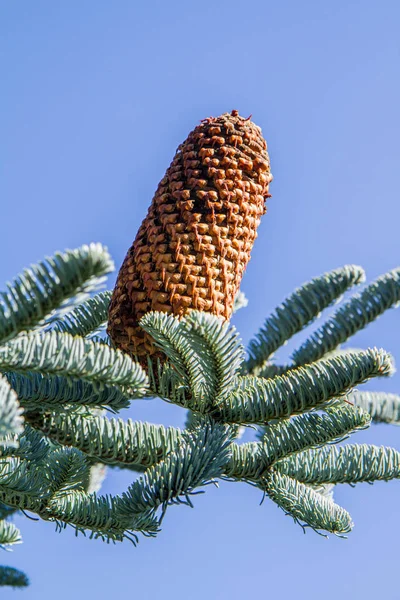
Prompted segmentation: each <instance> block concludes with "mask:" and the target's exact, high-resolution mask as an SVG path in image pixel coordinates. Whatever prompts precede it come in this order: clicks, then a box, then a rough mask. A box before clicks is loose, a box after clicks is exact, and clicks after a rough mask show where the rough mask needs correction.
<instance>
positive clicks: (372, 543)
mask: <svg viewBox="0 0 400 600" xmlns="http://www.w3.org/2000/svg"><path fill="white" fill-rule="evenodd" d="M399 17H400V5H399V3H398V2H396V1H395V0H388V1H387V2H383V3H378V2H373V1H368V0H365V1H354V0H348V1H346V2H318V1H317V0H305V1H304V2H301V3H300V2H296V1H295V0H287V1H286V2H269V1H262V0H249V1H248V2H239V1H237V0H231V1H225V0H221V1H218V0H217V1H216V2H214V3H212V2H208V3H206V2H203V3H191V2H183V1H181V0H171V1H170V2H158V1H151V2H134V1H128V0H119V1H118V2H106V1H105V0H97V1H96V2H93V1H86V2H78V1H77V0H69V2H63V3H58V2H50V1H48V0H47V1H41V0H35V2H29V1H26V0H25V2H24V1H21V2H8V3H3V4H2V6H1V8H0V39H1V41H0V68H1V73H2V94H1V97H0V107H1V110H0V123H1V124H0V127H1V131H2V144H1V147H0V197H1V207H2V223H3V226H2V234H1V236H0V255H1V257H2V259H1V264H0V281H1V282H5V281H7V280H8V279H10V278H12V277H13V276H14V275H15V274H16V273H17V272H19V271H20V270H21V269H22V268H23V267H24V266H27V265H28V264H29V263H31V262H33V261H36V260H38V259H40V258H42V257H43V256H44V255H48V254H51V253H52V252H54V251H55V250H57V249H64V248H72V247H75V246H78V245H81V244H83V243H87V242H90V241H101V242H103V243H104V244H106V245H107V246H108V247H109V249H110V251H111V253H112V255H113V257H114V259H115V261H116V263H117V265H118V266H119V265H120V263H121V262H122V260H123V258H124V255H125V253H126V251H127V249H128V247H129V246H130V244H131V242H132V240H133V239H134V237H135V234H136V231H137V229H138V226H139V225H140V222H141V220H142V218H143V217H144V215H145V213H146V210H147V206H148V204H149V203H150V201H151V198H152V195H153V193H154V191H155V189H156V187H157V184H158V181H159V180H160V179H161V177H162V176H163V173H164V171H165V169H166V168H167V167H168V165H169V163H170V161H171V160H172V158H173V155H174V152H175V149H176V147H177V146H178V145H179V143H180V142H181V141H183V139H185V137H186V136H187V134H188V133H189V131H190V130H191V129H192V128H193V127H194V126H195V125H196V124H197V123H198V122H199V121H200V120H201V119H203V118H205V117H207V116H210V115H218V114H220V113H223V112H226V111H230V110H232V109H233V108H236V109H238V110H239V111H240V113H241V114H243V115H245V116H248V115H249V114H252V115H253V120H254V121H255V122H256V123H257V124H258V125H260V126H261V127H262V129H263V133H264V135H265V137H266V139H267V142H268V146H269V152H270V157H271V164H272V172H273V174H274V177H275V179H274V182H273V184H272V186H271V192H272V198H271V199H270V200H269V210H268V213H267V215H266V216H265V217H264V219H263V222H262V224H261V226H260V229H259V238H258V240H257V242H256V245H255V248H254V251H253V256H252V260H251V262H250V264H249V267H248V269H247V272H246V275H245V278H244V280H243V286H242V289H243V290H244V291H245V293H246V295H247V296H248V298H249V302H250V304H249V307H248V308H247V309H245V310H243V311H240V313H238V315H237V316H236V317H235V324H236V325H237V327H238V329H239V331H240V332H241V335H242V338H243V340H244V342H247V341H248V340H249V339H250V337H251V336H252V335H253V334H254V333H255V332H256V331H257V329H258V327H259V326H261V324H262V323H263V320H264V318H265V316H266V315H267V314H268V312H269V311H270V310H272V309H273V308H274V307H275V306H276V305H277V304H278V303H279V302H280V301H281V300H282V299H283V298H284V297H285V296H286V295H287V294H288V293H290V292H291V291H292V290H293V289H294V288H295V287H296V286H298V285H300V284H301V283H303V282H304V281H307V280H308V279H310V278H311V277H313V276H316V275H319V274H321V273H322V272H324V271H326V270H329V269H332V268H335V267H338V266H340V265H343V264H346V263H356V264H361V265H362V266H364V268H365V269H366V270H367V275H368V277H369V279H370V280H371V279H373V278H374V277H376V276H377V275H379V274H381V273H383V272H384V271H385V270H389V269H391V268H393V267H395V266H397V265H398V264H399V263H400V241H399V216H400V209H399V201H398V175H397V173H398V164H399V159H400V156H399V154H400V151H399V148H400V146H399V143H398V137H399V120H400V118H399V114H400V113H399V109H398V107H399V105H400V83H399V82H400V77H399V75H400V72H399V71H400V69H399V58H400V42H399V36H398V28H399ZM113 281H114V279H113V278H110V280H109V286H111V285H112V284H113ZM399 326H400V312H399V311H390V313H388V314H386V315H385V316H383V317H382V318H381V319H379V321H378V322H377V323H375V324H374V325H372V326H370V327H369V328H368V329H367V330H365V331H363V332H361V333H360V334H358V335H357V336H356V337H355V338H354V339H353V340H352V345H354V346H358V347H367V346H371V345H372V346H374V345H376V346H382V347H384V348H386V349H387V350H389V351H391V352H393V354H394V355H395V356H397V359H398V361H400V341H399V339H400V337H399V331H400V327H399ZM302 339H304V335H299V336H298V337H297V338H296V340H295V341H294V342H293V343H291V344H289V345H288V346H287V347H286V348H285V350H284V352H282V353H281V356H282V358H284V357H285V356H287V355H288V353H289V351H290V350H291V349H292V348H293V347H295V346H297V345H298V344H299V343H300V341H301V340H302ZM369 387H370V388H372V389H382V390H386V391H394V392H395V391H397V392H399V391H400V376H399V375H398V374H397V375H395V376H394V377H393V379H391V380H389V381H378V382H377V381H375V382H374V383H373V385H372V384H371V385H369ZM130 416H131V417H132V418H137V419H142V420H149V421H153V422H158V423H161V422H162V423H165V424H175V425H182V424H183V422H184V415H183V412H182V411H180V410H179V409H177V408H174V407H171V406H164V405H163V404H162V403H161V402H158V401H155V402H152V403H144V402H138V403H137V404H135V406H134V407H133V408H132V409H131V411H130ZM353 439H354V441H360V442H361V441H368V442H371V443H375V444H387V445H392V446H395V447H397V448H398V449H400V439H399V430H398V429H396V428H394V427H374V428H372V429H370V430H369V431H367V432H364V433H363V434H362V435H361V434H358V435H357V436H355V437H354V438H353ZM131 479H132V475H131V474H128V473H124V472H118V471H112V472H110V474H109V476H108V479H107V482H106V484H105V486H104V491H106V492H110V493H118V492H121V491H123V490H124V489H125V488H126V487H127V485H129V483H130V482H131ZM399 492H400V485H399V482H398V481H396V482H392V483H389V484H384V483H381V484H376V485H374V486H368V485H366V484H364V485H360V486H358V487H357V488H356V489H351V488H350V487H344V486H341V487H340V488H339V489H338V490H337V492H336V498H337V500H338V502H339V503H341V504H342V505H343V506H344V507H345V508H347V509H348V510H349V511H350V512H351V514H352V516H353V519H354V521H355V524H356V526H355V529H354V531H353V533H352V534H351V535H350V537H349V539H348V540H347V541H345V540H340V539H335V538H334V537H331V538H330V539H329V540H326V539H324V538H322V537H320V536H317V535H315V534H314V533H312V532H308V533H307V535H303V533H302V530H301V529H300V528H299V527H297V526H295V525H294V523H293V522H292V521H291V520H290V519H289V518H287V517H285V516H284V514H283V513H282V512H281V511H280V510H279V509H278V508H277V507H276V506H275V505H273V504H272V503H271V502H269V501H265V502H264V503H263V504H262V506H259V502H260V500H261V496H260V493H259V492H258V491H256V490H254V489H252V488H250V487H249V486H246V485H244V484H235V485H233V484H228V483H226V484H223V485H221V486H220V488H219V489H218V490H217V489H211V487H208V488H207V491H206V494H204V495H202V496H198V497H197V498H196V500H195V509H194V510H191V509H188V508H186V507H173V508H171V509H170V510H169V512H168V514H167V516H166V518H165V520H164V527H163V531H162V533H161V534H160V535H159V538H158V539H156V540H148V539H143V540H142V541H141V543H140V544H139V546H138V547H137V548H133V547H132V546H131V545H130V544H129V543H124V544H120V545H117V546H112V545H110V546H108V545H106V544H103V543H102V542H100V541H90V540H87V539H84V538H83V537H79V538H77V539H75V537H74V534H73V532H72V530H71V531H68V530H67V531H64V532H62V533H61V534H57V533H55V531H54V526H53V525H52V524H49V523H42V522H40V523H37V522H32V521H28V520H27V519H25V518H24V517H21V518H18V519H17V521H18V524H19V525H20V526H21V527H22V531H23V535H24V544H23V545H22V546H20V547H18V548H17V549H16V550H15V551H14V552H13V553H12V554H7V555H6V554H5V553H3V555H2V557H1V561H2V562H3V563H4V564H10V565H13V566H16V567H20V568H23V569H24V570H26V572H27V573H28V574H29V575H30V577H31V581H32V586H31V588H30V589H28V590H26V591H24V592H13V591H5V592H4V591H2V598H14V597H16V596H17V595H18V596H19V594H21V595H22V594H23V595H24V597H25V598H27V599H29V600H33V599H35V600H36V599H38V600H39V599H40V600H43V599H47V598H54V597H57V600H64V599H67V598H68V599H69V598H71V597H74V598H77V599H78V598H79V599H80V598H83V597H85V595H86V594H90V595H91V596H93V597H97V598H100V599H102V598H107V597H109V596H110V594H121V595H122V594H124V595H125V594H126V595H132V594H133V595H134V596H135V597H138V598H141V599H142V600H147V599H150V598H163V599H164V600H169V599H170V598H171V599H172V598H176V597H177V596H182V597H187V598H190V599H191V600H200V599H203V598H208V599H209V598H212V599H214V598H216V599H225V598H229V599H233V600H236V599H239V598H243V597H247V596H254V597H260V598H261V597H264V596H268V597H277V596H278V595H279V597H280V598H294V597H295V598H297V599H299V600H302V599H305V598H307V599H309V600H314V599H317V598H318V599H319V598H321V597H323V598H324V599H325V600H333V599H336V598H339V597H340V598H343V597H344V598H348V597H356V598H363V599H365V600H369V599H372V598H376V597H377V595H379V596H380V597H383V598H385V600H392V599H393V600H395V599H398V598H399V597H400V590H399V589H398V582H397V579H398V578H397V572H398V536H399V534H400V523H399V519H398V506H399V500H400V494H399Z"/></svg>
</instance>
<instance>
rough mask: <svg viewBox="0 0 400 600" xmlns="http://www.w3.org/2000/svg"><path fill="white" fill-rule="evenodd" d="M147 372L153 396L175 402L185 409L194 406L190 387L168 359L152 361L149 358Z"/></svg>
mask: <svg viewBox="0 0 400 600" xmlns="http://www.w3.org/2000/svg"><path fill="white" fill-rule="evenodd" d="M147 372H148V377H149V381H150V389H151V392H150V394H151V396H153V397H158V398H162V399H163V400H166V401H167V402H173V403H174V404H178V405H179V406H182V407H184V408H187V407H189V406H191V405H192V400H191V394H190V390H189V385H188V383H187V382H186V384H185V381H184V379H183V378H182V376H181V375H180V374H179V373H178V371H177V370H176V369H175V367H174V365H173V364H172V363H171V362H170V361H169V360H168V359H167V360H165V361H164V362H163V363H161V362H160V360H159V359H157V361H154V362H153V361H152V360H151V359H150V357H147Z"/></svg>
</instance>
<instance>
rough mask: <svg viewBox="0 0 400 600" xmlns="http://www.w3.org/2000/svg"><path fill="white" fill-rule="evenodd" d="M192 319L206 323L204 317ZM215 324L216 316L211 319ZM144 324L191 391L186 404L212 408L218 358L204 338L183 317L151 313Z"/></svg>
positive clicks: (206, 408)
mask: <svg viewBox="0 0 400 600" xmlns="http://www.w3.org/2000/svg"><path fill="white" fill-rule="evenodd" d="M199 314H201V313H199ZM192 318H194V322H196V319H197V320H199V323H201V322H204V323H205V322H206V320H205V319H203V318H202V316H200V317H199V316H197V317H196V316H194V317H192ZM212 323H213V318H211V320H210V324H212ZM140 325H141V327H142V328H143V329H144V330H145V331H146V332H147V333H148V334H149V335H151V336H152V338H153V340H154V343H155V345H156V346H157V347H158V348H160V349H161V350H162V351H163V352H164V353H165V354H166V355H167V357H168V359H169V360H170V362H171V364H172V366H173V367H174V369H175V370H176V372H177V376H178V380H179V382H180V384H181V386H183V387H184V388H187V390H188V392H189V393H188V394H187V395H185V396H184V399H185V402H187V404H186V405H185V407H186V408H191V409H193V410H198V411H200V412H206V411H207V410H209V409H210V406H211V402H212V400H213V390H214V389H215V388H216V376H215V373H214V371H215V364H214V360H215V358H214V356H213V354H212V353H211V352H210V348H209V345H208V344H206V343H205V340H204V338H202V337H201V336H198V335H196V333H195V331H192V326H191V324H190V322H188V323H187V322H186V319H182V320H179V319H178V318H177V317H173V316H172V315H169V314H166V313H160V312H149V313H147V314H146V315H144V317H142V319H141V320H140ZM219 326H220V324H219Z"/></svg>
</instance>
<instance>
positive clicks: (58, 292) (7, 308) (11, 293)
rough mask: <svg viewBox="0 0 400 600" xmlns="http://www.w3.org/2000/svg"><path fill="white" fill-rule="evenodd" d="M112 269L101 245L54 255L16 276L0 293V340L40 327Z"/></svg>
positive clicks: (105, 251)
mask: <svg viewBox="0 0 400 600" xmlns="http://www.w3.org/2000/svg"><path fill="white" fill-rule="evenodd" d="M113 270H114V263H113V262H112V260H111V258H110V255H109V254H108V251H107V249H106V248H105V247H104V246H102V245H101V244H90V245H89V246H86V245H84V246H81V247H80V248H77V249H75V250H66V251H65V252H64V253H60V252H56V253H55V254H54V256H52V257H48V258H46V259H45V260H43V261H41V262H39V263H38V264H36V265H32V266H31V267H30V268H29V269H25V270H24V271H23V273H22V274H20V275H18V276H17V277H16V278H15V279H14V282H13V283H12V284H8V285H7V288H8V289H7V291H6V292H1V293H0V341H1V342H3V343H4V342H5V341H7V340H8V339H9V338H11V337H14V336H15V335H16V334H18V333H19V332H20V331H23V330H26V329H31V328H32V327H34V326H36V325H40V324H42V323H43V322H44V320H45V319H46V318H49V317H50V316H51V315H52V313H54V311H55V310H56V309H59V308H62V307H63V306H65V305H66V304H67V303H68V302H70V301H71V297H73V296H75V295H77V294H82V293H84V294H86V293H88V292H90V291H92V290H93V289H95V287H96V286H97V285H98V284H99V283H100V282H101V281H102V277H103V276H104V275H105V274H107V273H110V272H111V271H113Z"/></svg>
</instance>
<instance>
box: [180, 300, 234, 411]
mask: <svg viewBox="0 0 400 600" xmlns="http://www.w3.org/2000/svg"><path fill="white" fill-rule="evenodd" d="M184 324H185V326H186V327H187V328H188V329H189V333H190V340H191V342H192V347H193V348H195V349H196V351H197V355H198V357H199V359H200V361H201V362H202V363H203V364H206V361H207V359H209V360H210V361H211V363H212V364H211V365H210V366H211V373H212V374H213V375H214V377H213V378H212V379H211V385H210V386H209V388H208V389H207V396H206V398H205V401H206V403H207V405H208V406H211V405H213V404H214V405H217V404H218V403H219V402H222V401H223V400H224V399H225V398H226V397H227V395H228V394H229V391H230V390H231V388H232V383H233V378H234V377H235V375H236V374H237V373H238V372H239V369H240V367H241V364H242V362H243V358H244V349H243V346H242V345H241V343H240V341H239V337H238V334H237V331H236V329H235V328H234V327H232V326H231V325H229V324H227V323H224V322H223V321H221V319H219V318H217V317H215V316H214V315H209V314H207V313H202V312H199V311H191V312H190V313H189V314H188V315H187V316H186V318H185V319H184ZM205 387H206V386H204V388H205Z"/></svg>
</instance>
